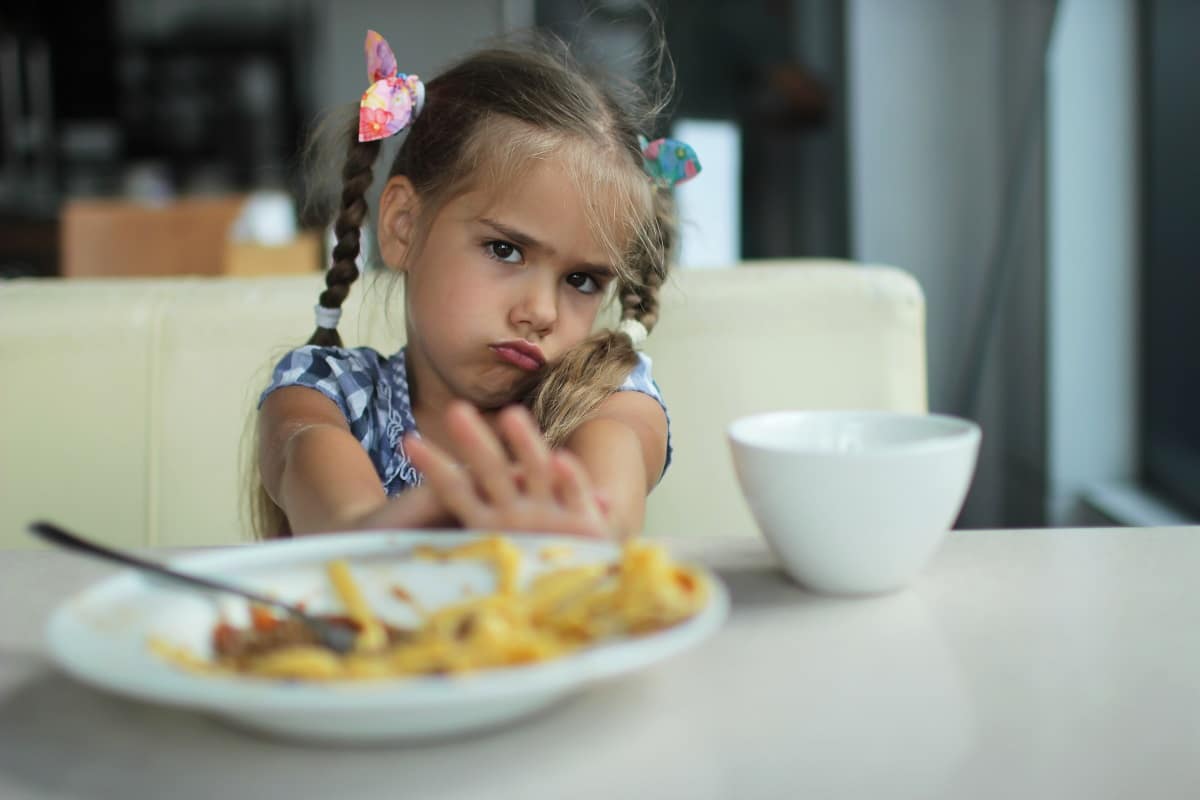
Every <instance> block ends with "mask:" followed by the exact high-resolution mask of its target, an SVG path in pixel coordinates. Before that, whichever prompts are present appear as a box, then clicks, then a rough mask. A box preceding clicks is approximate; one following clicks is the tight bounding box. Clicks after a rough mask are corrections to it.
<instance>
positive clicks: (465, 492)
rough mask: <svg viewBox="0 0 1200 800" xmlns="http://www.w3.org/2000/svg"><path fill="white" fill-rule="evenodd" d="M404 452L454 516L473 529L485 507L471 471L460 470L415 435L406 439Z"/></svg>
mask: <svg viewBox="0 0 1200 800" xmlns="http://www.w3.org/2000/svg"><path fill="white" fill-rule="evenodd" d="M404 451H405V453H406V454H407V455H408V458H409V460H410V461H412V463H413V466H415V467H416V468H417V469H418V470H420V471H421V474H422V475H423V476H424V477H425V481H426V482H427V483H428V484H429V485H430V487H432V489H433V491H434V493H435V494H436V495H437V496H438V499H439V500H441V502H442V505H444V506H445V507H446V508H447V509H448V510H449V511H450V513H451V514H453V515H454V516H455V517H457V518H458V520H459V522H461V523H462V524H464V525H470V524H471V520H475V519H477V518H478V517H479V515H480V514H481V513H482V512H483V503H482V501H480V499H479V497H478V496H476V494H475V486H474V483H473V482H472V481H471V476H470V475H468V474H467V471H466V470H464V469H462V468H461V467H459V466H458V465H457V464H455V463H454V461H453V460H452V459H451V458H450V456H448V455H447V454H446V453H445V452H443V451H442V450H441V448H439V447H438V446H437V445H435V444H433V443H432V442H427V441H425V440H424V439H421V438H419V437H416V436H412V435H411V434H409V435H406V436H405V437H404Z"/></svg>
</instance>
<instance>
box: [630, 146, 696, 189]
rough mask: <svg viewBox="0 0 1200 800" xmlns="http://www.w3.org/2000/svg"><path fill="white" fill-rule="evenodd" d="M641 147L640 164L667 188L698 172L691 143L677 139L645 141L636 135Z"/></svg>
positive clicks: (690, 177) (689, 178) (686, 179)
mask: <svg viewBox="0 0 1200 800" xmlns="http://www.w3.org/2000/svg"><path fill="white" fill-rule="evenodd" d="M638 145H639V146H640V147H641V148H642V166H643V167H644V168H645V170H646V173H647V174H648V175H649V176H650V177H651V178H653V179H654V181H655V182H656V183H658V184H659V185H661V186H665V187H667V188H668V189H669V188H671V187H672V186H674V185H675V184H677V183H683V182H684V181H688V180H691V179H692V178H694V177H696V176H697V175H698V174H700V159H699V158H697V157H696V151H695V150H693V149H692V147H691V145H689V144H687V143H685V142H681V141H679V140H678V139H655V140H654V141H653V142H649V141H646V137H645V136H639V137H638Z"/></svg>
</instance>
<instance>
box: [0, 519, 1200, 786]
mask: <svg viewBox="0 0 1200 800" xmlns="http://www.w3.org/2000/svg"><path fill="white" fill-rule="evenodd" d="M666 543H667V545H668V547H669V548H670V550H671V552H672V553H673V554H675V555H676V556H678V557H680V558H684V559H696V560H699V561H701V562H703V563H706V564H708V565H709V566H711V567H712V568H713V569H714V570H715V571H716V572H717V573H718V574H719V575H720V576H721V578H722V579H723V580H724V581H725V583H726V585H727V586H728V588H729V590H730V594H731V597H732V600H733V612H732V614H731V616H730V618H729V621H728V622H727V623H726V625H725V627H724V628H723V629H722V630H721V631H720V632H719V633H718V634H717V635H716V636H715V637H713V638H712V639H710V640H708V641H707V642H705V643H704V644H703V645H701V646H700V647H698V648H696V649H694V650H691V651H689V652H687V653H685V654H682V655H679V656H676V657H674V658H673V659H671V660H669V661H667V662H664V663H662V664H659V665H657V666H655V667H653V668H650V669H648V670H646V671H644V672H641V673H638V674H636V675H633V676H629V677H625V678H622V679H619V680H615V681H611V682H608V683H605V684H602V685H600V686H597V687H595V688H593V689H590V690H587V691H585V692H583V693H582V694H580V695H578V696H576V697H574V698H572V699H570V700H568V701H566V702H564V703H560V704H558V705H556V706H554V707H553V708H552V709H550V710H549V711H547V712H544V713H542V714H540V715H538V716H535V717H533V718H531V719H528V720H526V721H524V722H521V723H518V724H516V725H514V726H512V727H509V728H505V729H502V730H500V731H497V732H492V733H488V734H485V735H475V736H472V737H469V738H463V739H458V740H453V741H449V742H442V743H438V744H423V745H409V746H403V747H402V746H392V745H388V746H373V747H370V748H357V749H333V748H325V747H318V746H314V745H297V744H290V743H286V742H283V741H276V740H271V739H266V738H260V737H258V736H255V735H252V734H250V733H245V732H242V731H240V730H237V729H234V728H231V727H227V726H226V725H224V724H223V723H221V722H219V721H217V720H215V719H211V718H208V717H205V716H202V715H199V714H194V713H189V712H184V711H178V710H174V709H168V708H162V707H157V706H152V705H148V704H143V703H138V702H133V701H128V700H124V699H121V698H118V697H115V696H110V695H107V694H104V693H101V692H99V691H95V690H92V689H90V688H87V687H84V686H82V685H80V684H78V683H75V682H74V681H72V680H71V679H69V678H67V677H65V676H63V675H62V674H61V673H59V672H58V671H56V669H55V668H54V667H53V666H52V665H51V664H50V663H49V662H48V661H47V658H46V655H45V651H44V649H43V645H42V634H43V629H44V626H45V624H46V622H47V620H48V618H49V615H50V613H51V611H52V610H53V608H54V607H55V605H56V604H57V603H58V602H59V601H60V600H61V599H62V598H63V597H64V596H65V595H68V594H71V593H73V592H75V591H78V590H79V589H82V588H83V587H85V586H86V585H88V584H89V583H91V582H93V581H95V580H97V579H100V578H102V577H105V576H107V575H109V574H112V573H113V571H114V570H113V569H112V568H110V567H108V566H107V565H104V564H100V563H96V562H92V561H89V560H87V559H84V558H81V557H78V556H75V555H72V554H69V553H61V552H49V551H8V552H3V553H0V798H5V800H18V799H19V798H84V797H86V798H111V799H112V800H131V799H133V798H160V797H162V798H167V797H169V798H173V799H175V800H187V798H208V797H228V798H240V797H247V798H249V797H254V798H268V797H281V798H283V797H286V798H290V799H291V800H295V798H305V797H321V798H328V797H336V798H338V800H350V799H351V798H359V797H372V798H375V797H422V798H424V797H448V798H474V797H488V798H522V799H524V798H536V797H549V798H575V797H655V798H675V797H680V798H689V799H691V798H760V797H762V798H775V797H779V798H799V797H813V798H840V797H848V798H849V797H853V798H868V797H869V798H876V797H887V798H909V797H911V798H939V797H945V798H992V797H996V798H1012V797H1037V798H1042V797H1053V798H1076V797H1078V798H1089V800H1090V799H1092V798H1110V797H1111V798H1128V797H1156V798H1161V797H1193V798H1194V797H1198V796H1200V602H1198V601H1197V598H1196V595H1195V587H1196V579H1197V577H1198V576H1200V527H1188V528H1182V527H1181V528H1150V529H1136V528H1123V529H1096V528H1092V529H1076V530H1027V531H956V532H955V533H953V534H952V535H951V536H950V537H949V538H948V539H947V540H946V542H945V543H944V545H943V546H942V548H941V549H940V551H939V552H938V554H937V556H936V557H935V559H934V561H933V562H932V563H931V564H930V565H929V567H928V568H927V569H926V570H925V572H924V573H923V574H922V575H921V577H920V578H919V579H918V580H917V582H916V583H915V584H913V585H912V586H911V587H909V588H908V589H906V590H903V591H901V592H898V593H894V594H890V595H884V596H878V597H870V598H859V599H844V598H829V597H821V596H817V595H813V594H810V593H808V592H805V591H804V590H802V589H800V588H798V587H797V586H795V585H793V584H791V583H789V582H788V581H786V580H785V579H784V578H783V577H782V575H781V573H780V572H779V570H778V569H777V567H776V562H775V560H774V558H773V556H772V555H771V554H770V552H769V550H767V548H766V547H765V546H764V545H763V543H762V542H761V540H759V539H757V538H732V537H731V538H719V539H682V538H681V539H668V540H666Z"/></svg>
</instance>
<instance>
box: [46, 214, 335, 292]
mask: <svg viewBox="0 0 1200 800" xmlns="http://www.w3.org/2000/svg"><path fill="white" fill-rule="evenodd" d="M245 200H246V198H245V196H243V195H230V196H227V197H196V198H186V199H181V200H176V201H173V202H170V203H166V204H163V205H158V206H148V205H145V204H142V203H135V202H129V201H123V200H71V201H69V202H67V203H66V204H64V206H63V214H62V224H61V227H60V239H59V245H60V250H61V254H62V257H61V261H60V273H61V274H62V276H63V277H68V278H72V277H103V276H118V275H122V276H130V275H141V276H147V275H221V274H224V275H231V274H237V275H262V274H291V273H302V272H315V271H317V270H319V269H320V268H321V263H322V261H321V237H320V235H319V234H317V233H314V232H309V231H306V232H302V233H301V234H300V235H299V236H297V237H296V238H295V239H294V240H292V241H291V242H289V243H287V244H283V245H279V246H266V245H261V244H252V243H242V242H235V241H232V240H231V239H230V235H229V234H230V230H231V228H232V227H233V223H234V221H235V220H236V219H237V218H238V215H239V214H240V213H241V211H242V208H243V206H244V204H245Z"/></svg>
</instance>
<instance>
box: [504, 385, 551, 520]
mask: <svg viewBox="0 0 1200 800" xmlns="http://www.w3.org/2000/svg"><path fill="white" fill-rule="evenodd" d="M500 430H501V432H502V433H503V434H504V439H505V441H506V442H507V443H508V446H509V447H510V448H511V449H512V451H513V455H514V456H515V457H516V459H517V471H516V475H517V476H518V477H517V483H518V486H519V488H520V489H521V491H522V492H523V493H524V494H525V495H527V496H528V497H530V498H532V499H533V500H536V501H539V502H541V501H546V500H552V499H553V498H554V493H553V490H552V488H551V484H552V482H553V477H552V475H551V470H550V450H549V448H547V447H546V443H545V441H543V440H542V435H541V433H540V432H539V431H538V429H537V426H536V425H535V424H534V422H533V418H532V417H531V416H530V415H529V412H528V411H526V410H525V408H524V406H512V407H510V408H506V409H504V410H503V411H501V412H500Z"/></svg>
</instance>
